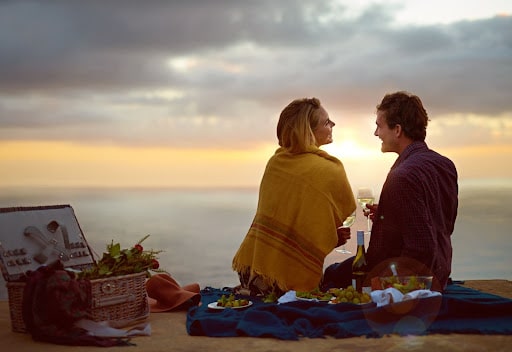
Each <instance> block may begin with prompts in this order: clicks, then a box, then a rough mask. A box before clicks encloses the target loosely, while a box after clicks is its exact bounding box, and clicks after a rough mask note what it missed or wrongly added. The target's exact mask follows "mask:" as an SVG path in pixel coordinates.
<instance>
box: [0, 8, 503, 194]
mask: <svg viewBox="0 0 512 352" xmlns="http://www.w3.org/2000/svg"><path fill="white" fill-rule="evenodd" d="M397 90H406V91H409V92H412V93H414V94H417V95H418V96H419V97H420V98H421V99H422V101H423V103H424V105H425V108H426V109H427V111H428V114H429V117H430V122H429V126H428V129H427V139H426V142H427V144H428V145H429V146H430V147H431V148H432V149H435V150H436V151H438V152H440V153H442V154H444V155H446V156H448V157H449V158H450V159H452V160H453V161H454V162H455V164H456V166H457V169H458V172H459V180H460V182H468V183H471V182H498V183H499V182H509V181H510V180H512V166H511V161H512V1H509V0H504V1H492V0H488V1H464V2H461V1H458V0H453V1H452V0H444V1H433V0H430V1H421V0H418V1H405V0H402V1H400V0H396V1H361V0H357V1H348V0H345V1H344V0H339V1H334V0H333V1H318V0H298V1H294V0H283V1H276V0H259V1H240V0H232V1H231V0H202V1H199V0H190V1H150V0H148V1H143V2H142V1H108V0H101V1H94V0H89V1H73V0H66V1H59V0H55V1H24V0H18V1H0V185H1V186H4V187H11V186H12V187H32V186H34V187H37V186H62V187H68V186H86V187H89V186H91V187H230V186H235V187H257V186H258V184H259V181H260V179H261V176H262V173H263V169H264V167H265V164H266V162H267V160H268V158H269V157H270V156H271V155H272V154H273V152H274V151H275V149H276V148H277V138H276V132H275V130H276V124H277V120H278V118H279V114H280V112H281V111H282V109H283V108H284V107H285V106H286V105H287V104H288V103H289V102H291V101H292V100H294V99H296V98H303V97H317V98H319V99H320V100H321V102H322V104H323V105H324V107H325V108H326V110H327V111H328V113H329V115H330V118H331V120H333V121H335V122H336V126H335V127H334V132H333V138H334V142H333V143H332V144H330V145H328V146H325V149H326V150H327V151H329V152H330V153H332V154H333V155H335V156H337V157H339V158H340V159H341V160H342V162H343V163H344V165H345V168H346V170H347V175H348V177H349V180H350V182H351V183H352V184H353V185H354V187H356V185H370V186H372V187H379V186H380V185H381V184H382V183H383V182H384V179H385V176H386V174H387V172H388V170H389V167H390V166H391V165H392V163H393V161H394V160H395V159H396V157H397V155H396V154H392V153H386V154H383V153H381V152H380V141H379V140H378V138H377V137H375V136H374V135H373V132H374V129H375V106H376V105H377V104H378V103H379V102H380V100H381V99H382V97H383V96H384V94H386V93H389V92H394V91H397Z"/></svg>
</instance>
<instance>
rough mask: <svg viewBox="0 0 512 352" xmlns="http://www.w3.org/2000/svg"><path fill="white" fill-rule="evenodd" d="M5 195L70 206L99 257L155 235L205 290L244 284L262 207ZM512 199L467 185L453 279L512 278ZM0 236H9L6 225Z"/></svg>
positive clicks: (506, 188)
mask: <svg viewBox="0 0 512 352" xmlns="http://www.w3.org/2000/svg"><path fill="white" fill-rule="evenodd" d="M0 190H1V192H0V207H14V206H42V205H56V204H69V205H71V206H72V207H73V209H74V212H75V215H76V217H77V219H78V222H79V224H80V227H81V228H82V231H83V233H84V235H85V238H86V239H87V241H88V243H89V245H90V247H91V248H92V249H93V251H94V252H95V256H96V258H99V257H100V256H101V254H102V253H103V251H104V250H105V249H106V245H107V244H108V243H110V242H111V241H114V242H119V243H120V244H121V246H122V247H123V248H128V247H131V246H132V245H133V244H135V243H136V242H137V241H138V240H140V239H141V238H142V237H143V236H145V235H147V234H149V235H150V236H149V238H148V239H146V240H145V241H144V242H143V245H144V247H145V248H147V249H149V248H151V249H155V250H162V251H163V252H161V253H160V254H159V261H160V265H161V267H162V268H163V269H165V270H167V271H168V272H169V273H170V274H171V275H172V276H173V277H174V278H175V279H176V280H177V281H178V282H179V283H180V284H182V285H184V284H188V283H193V282H197V283H199V284H200V286H201V287H206V286H211V287H224V286H234V285H236V284H238V278H237V275H236V274H235V273H234V272H233V271H232V269H231V260H232V258H233V255H234V254H235V252H236V250H237V249H238V246H239V245H240V242H241V241H242V239H243V237H244V236H245V234H246V232H247V230H248V228H249V226H250V224H251V221H252V218H253V216H254V212H255V209H256V205H257V201H258V190H257V189H135V188H133V189H86V188H83V189H80V188H59V189H52V188H38V189H21V188H3V189H2V188H0ZM511 198H512V186H510V185H500V186H496V185H478V184H476V185H475V184H467V185H460V192H459V213H458V218H457V223H456V226H455V231H454V234H453V236H452V243H453V250H454V253H453V265H452V278H453V279H454V280H469V279H508V280H512V256H511V254H510V253H511V252H512V241H511V238H510V237H511V236H510V227H511V225H512V211H511V208H510V207H509V206H508V202H509V200H510V199H511ZM358 214H361V213H358ZM365 226H366V221H365V218H364V217H363V216H358V218H357V220H356V223H355V224H354V225H353V227H352V239H351V240H350V241H349V242H348V243H347V245H346V248H347V249H348V250H350V251H352V253H355V247H356V244H355V242H356V241H355V237H356V236H355V232H356V230H358V229H365ZM0 236H5V234H4V233H1V224H0ZM0 239H1V237H0ZM366 240H367V241H368V239H366ZM345 258H347V255H346V254H340V253H337V252H334V251H333V252H332V253H331V254H329V255H328V256H327V258H326V261H325V265H326V266H327V265H329V264H331V263H333V262H337V261H342V260H344V259H345ZM0 281H1V283H0V284H1V286H0V299H3V300H5V299H7V294H6V290H5V282H4V281H3V279H1V280H0Z"/></svg>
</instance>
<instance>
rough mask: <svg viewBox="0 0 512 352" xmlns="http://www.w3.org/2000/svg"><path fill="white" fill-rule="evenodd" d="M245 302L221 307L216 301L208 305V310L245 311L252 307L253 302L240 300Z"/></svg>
mask: <svg viewBox="0 0 512 352" xmlns="http://www.w3.org/2000/svg"><path fill="white" fill-rule="evenodd" d="M240 301H243V302H242V303H239V304H237V305H232V306H222V305H221V306H219V302H217V301H215V302H212V303H210V304H208V308H210V309H214V310H224V309H244V308H248V307H250V306H252V301H247V300H240Z"/></svg>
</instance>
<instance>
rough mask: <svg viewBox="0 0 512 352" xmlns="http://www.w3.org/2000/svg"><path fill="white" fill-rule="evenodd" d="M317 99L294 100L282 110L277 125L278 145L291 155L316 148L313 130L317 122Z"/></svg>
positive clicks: (318, 103) (318, 104) (318, 105)
mask: <svg viewBox="0 0 512 352" xmlns="http://www.w3.org/2000/svg"><path fill="white" fill-rule="evenodd" d="M320 107H321V104H320V100H318V99H317V98H302V99H296V100H294V101H292V102H291V103H290V104H288V106H287V107H285V108H284V109H283V111H282V112H281V115H280V116H279V122H278V123H277V139H278V140H279V145H280V146H281V147H283V148H285V149H287V150H288V151H289V152H291V153H303V152H306V151H308V150H310V149H311V147H312V146H316V138H315V135H314V133H313V129H314V128H315V127H316V125H317V124H318V121H319V116H318V114H317V112H318V110H319V109H320Z"/></svg>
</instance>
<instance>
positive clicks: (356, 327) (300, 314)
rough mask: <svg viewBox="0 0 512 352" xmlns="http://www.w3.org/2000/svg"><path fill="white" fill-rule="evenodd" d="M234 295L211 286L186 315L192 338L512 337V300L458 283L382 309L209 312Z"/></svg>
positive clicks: (257, 307) (287, 306) (260, 305)
mask: <svg viewBox="0 0 512 352" xmlns="http://www.w3.org/2000/svg"><path fill="white" fill-rule="evenodd" d="M229 293H230V292H229V291H227V290H222V289H215V288H211V287H206V288H204V289H203V290H202V291H201V296H202V304H201V306H198V307H193V308H190V309H189V310H188V312H187V332H188V333H189V335H201V336H216V337H229V336H233V337H234V336H252V337H274V338H278V339H282V340H297V339H299V338H300V337H309V338H314V337H323V336H332V337H335V338H346V337H353V336H367V337H381V336H383V335H387V334H399V335H426V334H448V333H458V334H506V335H510V334H512V300H510V299H507V298H503V297H500V296H496V295H492V294H488V293H483V292H480V291H477V290H473V289H471V288H467V287H463V286H460V285H455V284H452V285H449V286H448V287H447V289H446V290H445V292H443V295H442V296H437V297H429V298H422V299H417V300H413V301H407V302H400V303H395V304H390V305H387V306H383V307H377V306H376V305H375V304H367V305H362V306H359V305H354V304H349V303H339V304H327V303H325V302H312V301H293V302H289V303H284V304H277V303H264V302H262V301H261V300H260V299H258V298H255V297H250V299H251V301H252V302H253V304H252V305H251V306H250V307H248V308H245V309H225V310H212V309H209V308H208V304H209V303H211V302H215V301H216V300H217V299H219V298H220V297H221V295H222V294H226V295H229Z"/></svg>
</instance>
